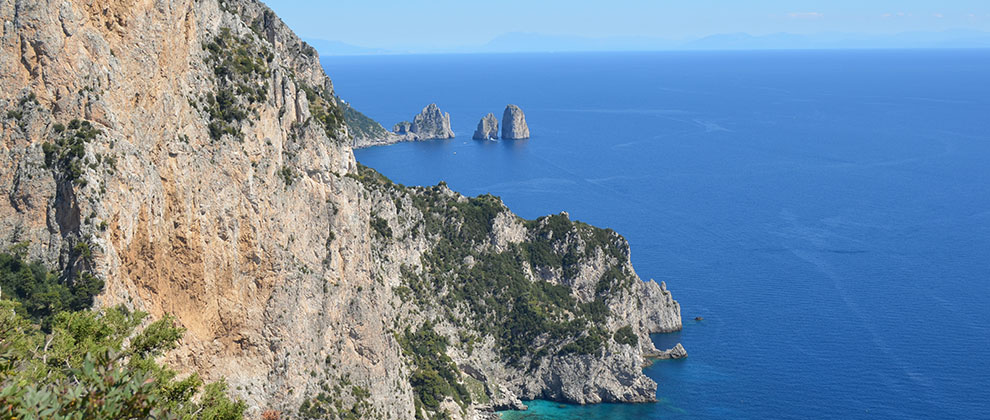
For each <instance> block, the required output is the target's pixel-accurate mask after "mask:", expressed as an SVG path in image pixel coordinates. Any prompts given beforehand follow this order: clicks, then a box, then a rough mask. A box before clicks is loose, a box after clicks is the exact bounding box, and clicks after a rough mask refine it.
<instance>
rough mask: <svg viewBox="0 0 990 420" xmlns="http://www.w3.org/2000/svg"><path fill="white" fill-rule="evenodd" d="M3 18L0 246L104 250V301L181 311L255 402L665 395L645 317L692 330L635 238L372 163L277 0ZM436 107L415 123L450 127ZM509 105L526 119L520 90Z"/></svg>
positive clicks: (87, 264)
mask: <svg viewBox="0 0 990 420" xmlns="http://www.w3.org/2000/svg"><path fill="white" fill-rule="evenodd" d="M0 15H2V17H3V20H4V22H5V26H4V37H3V38H2V39H0V69H2V71H0V107H2V109H3V111H4V112H3V113H2V114H0V115H2V116H3V117H2V121H0V124H2V131H0V148H2V150H3V153H2V154H0V194H2V195H3V197H5V199H4V200H0V249H7V247H8V246H10V245H12V244H23V245H24V252H25V254H26V255H27V256H28V257H29V258H30V259H38V260H41V261H43V262H45V263H46V264H49V265H50V266H53V267H57V268H58V270H59V271H60V272H62V273H71V272H73V270H74V269H75V268H82V269H85V270H87V271H88V272H92V273H93V274H94V275H96V276H98V277H99V278H101V279H103V280H104V281H105V284H106V286H105V289H104V290H103V292H102V294H100V295H99V297H98V302H97V304H98V305H99V306H102V307H106V306H114V305H124V306H126V307H128V308H131V309H136V310H144V311H147V312H150V313H151V314H152V316H153V317H155V318H160V317H163V316H165V315H166V314H172V315H174V316H175V319H176V322H178V323H179V324H180V325H181V326H182V327H183V328H185V329H186V334H185V336H184V338H183V339H182V341H181V342H180V345H179V347H178V348H176V349H174V350H172V351H170V352H169V353H168V355H167V357H166V359H165V361H166V362H167V363H168V364H169V365H171V366H173V367H175V368H176V369H179V370H181V371H183V372H187V373H192V372H197V373H199V374H200V375H202V376H203V377H204V378H205V379H207V380H216V379H220V378H226V380H227V382H228V383H229V384H230V387H229V391H230V392H232V393H233V394H234V396H235V397H238V398H241V399H243V400H245V401H246V402H247V403H248V406H249V413H250V414H251V415H252V416H258V415H260V413H261V412H262V411H263V410H275V411H278V412H281V413H284V416H283V418H343V417H345V416H352V417H360V418H387V419H414V418H440V417H449V418H454V419H468V418H487V417H490V416H491V410H493V409H496V408H506V407H520V406H521V404H522V402H521V400H525V399H531V398H545V399H551V400H555V401H561V402H572V403H580V404H586V403H598V402H643V401H654V400H655V398H656V397H655V395H656V394H655V392H656V386H657V385H656V383H655V382H654V381H653V380H651V379H650V378H648V377H647V376H645V375H644V374H643V372H642V370H641V367H642V366H643V365H644V363H645V362H646V360H647V358H648V356H650V355H654V354H656V353H657V349H655V348H654V346H653V344H652V341H651V340H650V339H649V334H650V333H654V332H670V331H676V330H678V329H680V328H681V314H680V306H679V305H678V303H677V302H676V301H675V300H674V299H673V297H672V295H671V293H670V292H669V291H668V290H666V287H665V285H661V284H658V283H656V282H654V281H642V280H641V279H640V278H639V277H638V275H637V274H636V272H635V270H634V269H633V266H632V264H631V262H630V249H629V246H628V243H627V242H626V240H625V239H624V238H623V237H622V236H620V235H619V234H617V233H616V232H613V231H611V230H607V229H600V228H596V227H593V226H590V225H587V224H584V223H580V222H576V221H572V220H570V218H569V217H568V216H567V215H566V214H560V215H552V216H547V217H542V218H539V219H536V220H524V219H522V218H520V217H518V216H516V215H514V214H513V213H512V212H511V211H510V210H509V209H508V208H506V207H505V205H504V204H503V203H502V201H501V200H500V199H499V198H497V197H494V196H488V195H486V196H479V197H474V198H469V197H464V196H462V195H460V194H458V193H456V192H454V191H451V190H450V189H448V188H447V187H446V185H444V184H440V185H437V186H432V187H405V186H401V185H398V184H395V183H392V182H391V181H389V180H388V179H387V178H385V177H383V176H382V175H380V174H378V173H376V172H375V171H374V170H372V169H370V168H366V167H363V166H361V165H359V164H358V163H357V162H356V161H355V159H354V155H353V153H352V149H353V147H356V146H358V145H359V141H358V137H357V136H356V135H355V133H358V132H360V133H366V134H367V133H373V132H374V131H376V130H377V128H375V127H374V125H371V124H364V125H361V124H359V123H355V121H358V122H360V121H365V122H367V121H366V120H362V119H361V117H362V116H361V115H360V113H359V112H357V111H356V110H353V109H352V108H351V107H350V106H349V105H347V104H345V103H343V102H342V101H340V99H339V98H337V97H336V95H335V92H334V86H333V84H332V83H331V81H330V79H329V78H328V77H327V75H326V74H324V71H323V68H322V67H321V65H320V62H319V57H318V55H317V54H316V51H315V50H314V49H313V48H312V47H310V46H308V45H307V44H305V43H303V42H302V41H300V39H299V38H298V37H296V35H295V34H294V33H292V31H291V30H289V28H288V27H287V26H286V25H285V24H284V23H283V22H282V21H281V20H280V19H279V18H278V17H277V16H276V15H275V14H274V13H273V12H272V11H271V10H269V9H268V8H267V7H266V6H264V4H262V3H261V2H260V1H257V0H175V1H171V2H134V1H129V0H108V1H102V2H92V1H85V0H8V1H6V2H2V3H0ZM235 93H236V94H235ZM383 100H384V98H383ZM421 115H422V118H417V120H418V121H417V120H414V121H413V122H412V123H411V125H410V126H409V127H407V128H406V131H407V132H408V133H413V134H417V135H419V136H426V135H431V136H433V135H437V136H440V135H449V136H452V135H453V133H452V132H450V131H449V116H447V115H446V114H441V113H440V112H439V109H437V108H435V107H427V110H425V111H424V114H421ZM364 118H367V117H364ZM417 123H418V124H419V126H418V128H416V127H417ZM376 124H377V123H376ZM504 125H505V127H504V130H503V138H520V137H522V136H528V130H527V129H525V119H524V117H523V116H522V113H521V111H519V112H518V113H517V112H514V111H513V112H511V113H510V112H509V110H507V111H506V117H505V118H504ZM414 129H415V130H414ZM382 130H384V129H382ZM506 130H507V131H506ZM507 133H508V134H509V135H508V136H507V135H506V134H507ZM64 281H71V278H68V277H67V278H65V279H64ZM347 418H351V417H347Z"/></svg>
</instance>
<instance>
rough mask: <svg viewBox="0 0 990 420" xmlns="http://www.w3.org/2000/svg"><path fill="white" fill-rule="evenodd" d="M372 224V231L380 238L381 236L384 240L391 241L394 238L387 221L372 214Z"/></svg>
mask: <svg viewBox="0 0 990 420" xmlns="http://www.w3.org/2000/svg"><path fill="white" fill-rule="evenodd" d="M370 223H371V230H373V231H375V232H376V233H378V236H381V237H382V238H384V239H389V238H391V237H392V228H391V227H389V225H388V221H387V220H385V219H382V218H381V217H380V216H378V215H377V214H372V215H371V221H370Z"/></svg>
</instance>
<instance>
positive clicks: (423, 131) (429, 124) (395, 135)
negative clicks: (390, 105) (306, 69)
mask: <svg viewBox="0 0 990 420" xmlns="http://www.w3.org/2000/svg"><path fill="white" fill-rule="evenodd" d="M345 121H346V122H347V125H348V126H355V125H361V126H364V127H368V128H366V129H359V130H356V134H352V138H353V141H352V143H351V144H352V146H353V147H369V146H381V145H386V144H392V143H399V142H404V141H423V140H445V139H452V138H454V131H453V130H451V129H450V113H445V112H443V111H441V110H440V108H439V107H438V106H437V104H429V105H427V106H426V107H425V108H423V110H422V111H421V112H420V113H419V114H417V115H416V116H415V117H414V118H413V120H412V122H409V121H402V122H399V123H396V124H395V125H394V126H392V131H391V132H389V131H386V130H385V129H384V128H382V127H381V124H378V123H377V122H374V121H373V120H371V119H370V118H368V117H366V116H364V115H363V114H360V113H357V112H355V113H354V115H352V116H351V117H349V118H345ZM352 131H355V130H352Z"/></svg>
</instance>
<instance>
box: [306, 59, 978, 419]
mask: <svg viewBox="0 0 990 420" xmlns="http://www.w3.org/2000/svg"><path fill="white" fill-rule="evenodd" d="M324 65H325V67H326V68H327V69H328V72H329V73H330V75H331V77H332V78H333V79H334V82H335V86H336V88H337V90H338V93H339V94H340V95H341V96H342V97H343V98H345V99H347V100H349V101H350V102H352V103H353V104H354V106H355V107H356V108H358V109H361V110H362V111H364V112H366V113H367V114H368V115H370V116H371V117H373V118H375V119H377V120H379V121H382V122H383V123H385V124H386V125H387V126H391V124H392V123H394V122H397V121H400V120H405V119H409V118H411V117H412V116H413V115H414V114H415V113H417V112H418V111H419V110H420V109H421V108H422V107H423V106H425V105H426V104H428V103H430V102H437V103H438V104H439V105H440V107H441V108H442V109H443V110H444V111H448V112H450V113H451V117H452V120H453V129H454V131H455V132H456V134H457V138H455V139H453V140H448V141H433V142H423V143H409V144H398V145H393V146H387V147H377V148H371V149H364V150H359V151H357V152H356V155H357V158H358V160H359V161H361V162H362V163H364V164H367V165H369V166H371V167H374V168H376V169H378V170H380V171H381V172H382V173H384V174H385V175H387V176H389V177H391V178H392V179H394V180H396V181H397V182H401V183H404V184H421V185H432V184H436V183H437V182H439V181H440V180H445V181H446V182H448V184H449V185H450V186H451V187H452V188H454V189H456V190H458V191H461V192H463V193H465V194H469V195H476V194H482V193H488V192H491V193H493V194H496V195H499V196H501V197H502V198H503V199H504V200H505V202H506V203H507V204H508V205H509V206H510V207H511V208H512V209H513V210H514V211H516V212H517V213H519V214H520V215H522V216H524V217H529V218H532V217H538V216H541V215H545V214H549V213H556V212H559V211H561V210H567V211H568V212H569V213H570V214H571V216H572V218H575V219H578V220H582V221H585V222H589V223H593V224H596V225H600V226H606V227H611V228H613V229H615V230H617V231H618V232H620V233H622V234H623V235H625V236H626V237H627V238H628V239H629V241H630V243H631V245H632V254H633V255H632V259H633V263H634V265H635V267H636V270H637V272H638V273H639V275H640V276H641V277H643V278H655V279H657V280H664V281H666V282H667V284H668V286H669V287H670V289H671V290H672V291H673V293H674V296H675V298H677V299H678V300H679V301H680V302H681V304H682V308H683V313H684V318H685V327H684V331H683V332H681V333H678V334H674V335H663V336H656V337H655V339H656V340H657V341H659V342H661V346H667V347H669V346H670V345H672V344H673V343H676V342H678V341H680V342H683V343H684V346H685V347H686V348H687V350H688V352H689V353H690V356H689V357H688V358H687V359H686V360H683V361H674V362H662V363H658V364H656V365H654V366H652V367H651V368H648V369H647V370H646V373H647V374H648V375H649V376H650V377H652V378H654V379H655V380H656V381H657V382H658V383H659V390H658V392H657V396H658V398H659V399H660V400H661V402H660V403H658V404H642V405H623V404H618V405H615V404H612V405H598V406H589V407H572V406H565V407H563V408H561V407H558V405H557V404H554V403H542V402H534V403H533V404H532V407H533V408H532V410H531V411H530V412H527V413H506V414H505V415H504V418H507V419H509V418H531V419H589V420H590V419H639V418H645V419H723V418H741V419H764V418H782V419H805V418H845V419H902V418H990V414H988V412H987V405H988V404H987V397H986V395H987V391H986V390H987V389H990V310H988V309H987V308H990V297H988V296H990V165H988V162H990V99H988V98H990V52H987V51H854V52H841V51H831V52H829V51H819V52H732V53H726V52H718V53H624V54H604V53H603V54H532V55H462V56H389V57H346V58H345V57H334V58H331V59H327V60H324ZM507 103H516V104H518V105H520V106H521V107H522V108H523V109H524V110H525V111H526V114H527V119H528V121H529V123H530V129H531V131H532V132H533V138H532V139H530V140H528V141H519V142H505V141H503V142H498V143H485V142H475V141H473V140H470V137H471V133H472V132H473V130H474V128H475V126H476V124H477V122H478V119H479V118H481V117H482V116H483V115H484V114H485V113H487V112H495V113H496V115H501V111H502V109H503V108H504V106H505V104H507ZM695 316H703V317H704V318H705V320H704V321H702V322H699V323H696V322H694V321H693V318H694V317H695Z"/></svg>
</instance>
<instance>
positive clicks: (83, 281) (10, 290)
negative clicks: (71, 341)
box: [0, 253, 103, 331]
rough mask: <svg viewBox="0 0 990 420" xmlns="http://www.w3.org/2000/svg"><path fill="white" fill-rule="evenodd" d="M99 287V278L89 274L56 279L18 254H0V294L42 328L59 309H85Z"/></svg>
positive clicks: (54, 274) (55, 276)
mask: <svg viewBox="0 0 990 420" xmlns="http://www.w3.org/2000/svg"><path fill="white" fill-rule="evenodd" d="M102 290H103V281H102V280H100V279H98V278H97V277H95V276H93V275H91V274H89V273H86V272H81V273H77V274H76V275H75V276H74V277H72V278H70V279H67V280H60V279H59V276H58V274H57V273H54V272H51V271H48V269H46V268H45V266H43V265H42V264H41V263H39V262H31V263H29V262H26V261H24V260H22V259H21V257H20V256H18V255H11V254H7V253H0V291H2V293H3V295H2V297H3V298H4V299H9V300H14V301H17V302H19V303H20V305H18V306H17V310H18V313H19V314H20V315H21V316H24V317H27V318H28V319H30V320H31V321H33V322H36V323H38V324H40V325H41V327H42V328H43V329H44V330H46V331H48V330H49V329H50V327H51V322H52V318H53V317H54V316H55V315H57V314H58V313H59V312H62V311H81V310H84V309H88V308H89V307H91V306H92V305H93V297H95V296H96V295H98V294H99V293H100V292H101V291H102Z"/></svg>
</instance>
